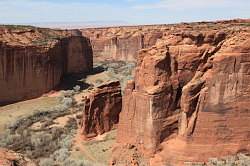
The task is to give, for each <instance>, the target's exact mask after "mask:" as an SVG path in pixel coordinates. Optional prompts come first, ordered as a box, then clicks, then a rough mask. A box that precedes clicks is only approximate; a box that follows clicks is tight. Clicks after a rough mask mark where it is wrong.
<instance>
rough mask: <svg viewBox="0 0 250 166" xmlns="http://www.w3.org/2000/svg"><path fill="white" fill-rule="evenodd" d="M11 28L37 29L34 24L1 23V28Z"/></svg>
mask: <svg viewBox="0 0 250 166" xmlns="http://www.w3.org/2000/svg"><path fill="white" fill-rule="evenodd" d="M1 27H3V28H9V29H14V30H27V29H36V27H34V26H30V25H0V28H1Z"/></svg>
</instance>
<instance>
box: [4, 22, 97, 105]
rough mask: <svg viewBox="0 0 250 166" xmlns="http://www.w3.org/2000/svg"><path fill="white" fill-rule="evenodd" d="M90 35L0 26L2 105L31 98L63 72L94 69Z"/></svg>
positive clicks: (44, 89)
mask: <svg viewBox="0 0 250 166" xmlns="http://www.w3.org/2000/svg"><path fill="white" fill-rule="evenodd" d="M92 64H93V57H92V49H91V46H90V42H89V40H88V39H87V38H85V37H82V36H77V35H75V34H73V33H71V32H66V31H55V30H50V29H39V28H34V27H6V26H2V27H0V92H1V93H0V104H3V103H10V102H15V101H20V100H25V99H30V98H34V97H37V96H39V95H42V94H43V93H45V92H48V91H49V90H51V89H53V88H54V87H55V86H57V85H58V84H59V83H60V81H61V78H62V76H63V75H65V74H68V73H78V72H87V71H89V70H91V69H92Z"/></svg>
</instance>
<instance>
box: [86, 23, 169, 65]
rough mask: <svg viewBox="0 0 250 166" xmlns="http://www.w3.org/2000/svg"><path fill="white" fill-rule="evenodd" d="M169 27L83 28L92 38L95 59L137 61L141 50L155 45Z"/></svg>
mask: <svg viewBox="0 0 250 166" xmlns="http://www.w3.org/2000/svg"><path fill="white" fill-rule="evenodd" d="M166 29H168V27H166V26H164V25H159V26H131V27H110V28H89V29H82V30H81V31H82V33H83V35H84V36H87V37H89V38H90V40H91V44H92V46H93V52H94V56H95V57H94V59H95V60H96V61H103V60H123V61H124V60H125V61H135V60H136V55H137V53H138V51H139V50H141V49H143V48H148V47H150V46H153V45H154V44H155V43H156V41H157V39H159V38H161V37H162V35H163V31H164V30H166Z"/></svg>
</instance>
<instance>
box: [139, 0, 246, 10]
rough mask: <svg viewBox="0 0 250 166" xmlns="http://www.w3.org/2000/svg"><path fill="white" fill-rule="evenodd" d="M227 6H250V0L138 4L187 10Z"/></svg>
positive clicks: (171, 0) (197, 0) (156, 7)
mask: <svg viewBox="0 0 250 166" xmlns="http://www.w3.org/2000/svg"><path fill="white" fill-rule="evenodd" d="M226 7H235V8H236V10H237V7H248V9H249V10H250V1H249V0H237V1H235V0H161V1H160V2H156V3H150V4H142V5H136V6H134V8H136V9H142V10H144V9H168V10H186V9H202V8H226Z"/></svg>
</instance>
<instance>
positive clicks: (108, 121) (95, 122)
mask: <svg viewBox="0 0 250 166" xmlns="http://www.w3.org/2000/svg"><path fill="white" fill-rule="evenodd" d="M84 100H85V109H84V112H83V119H82V122H81V124H82V125H81V130H82V133H83V135H84V136H85V137H86V138H91V137H94V136H97V135H100V134H103V133H105V132H108V131H110V130H112V129H114V128H115V127H116V125H117V123H118V121H119V114H120V112H121V108H122V95H121V87H120V83H119V81H114V82H109V83H106V84H103V85H100V86H99V87H97V88H96V89H95V90H93V91H92V92H90V94H89V95H87V97H86V98H85V99H84Z"/></svg>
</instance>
